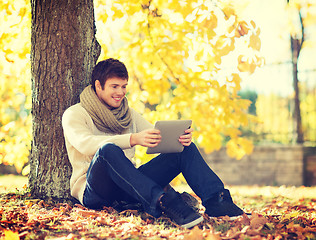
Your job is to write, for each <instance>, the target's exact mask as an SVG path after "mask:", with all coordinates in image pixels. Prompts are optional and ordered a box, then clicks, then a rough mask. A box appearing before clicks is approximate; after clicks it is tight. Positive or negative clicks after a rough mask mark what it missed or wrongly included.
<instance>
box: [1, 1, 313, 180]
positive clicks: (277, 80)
mask: <svg viewBox="0 0 316 240" xmlns="http://www.w3.org/2000/svg"><path fill="white" fill-rule="evenodd" d="M94 4H95V17H96V29H97V38H98V41H99V43H100V44H101V46H102V53H101V56H100V58H99V59H104V58H107V57H118V58H120V59H122V60H123V61H124V62H126V65H127V66H128V69H131V71H130V74H131V76H132V78H133V79H134V80H136V81H134V82H136V83H137V84H136V85H135V84H130V85H131V86H130V94H129V96H128V97H129V100H130V103H131V106H132V107H134V108H136V109H137V110H139V111H141V112H143V113H144V114H145V115H146V116H147V117H148V119H150V120H152V121H154V120H156V119H158V118H172V117H174V116H173V115H172V114H171V115H168V116H166V108H167V109H172V107H170V102H171V103H174V105H175V106H177V108H176V110H177V113H179V112H181V114H182V117H190V118H193V119H194V120H195V122H196V123H198V124H197V126H196V127H195V128H196V129H195V130H197V132H199V131H205V132H207V133H208V135H206V136H205V135H196V141H197V143H198V144H199V145H200V146H201V149H204V150H203V154H205V158H206V159H207V161H208V163H209V164H210V165H212V167H213V168H214V169H215V171H216V172H218V173H219V175H220V176H222V177H223V179H224V181H225V182H226V183H229V184H268V185H282V184H285V185H303V184H304V185H315V184H316V150H315V149H316V61H315V56H316V36H315V35H316V3H315V1H313V0H301V1H299V0H294V1H287V0H265V1H260V0H251V1H250V0H248V1H247V0H243V1H238V3H236V1H189V0H188V1H177V3H176V2H173V1H163V0H160V1H158V0H157V1H154V0H153V1H149V2H148V3H147V2H146V1H140V2H138V1H133V2H128V3H127V2H126V3H124V1H114V0H113V1H102V0H96V1H95V3H94ZM128 4H129V5H128ZM172 4H173V5H172ZM176 4H178V5H177V6H178V8H177V9H176V8H175V5H176ZM136 6H138V8H136ZM140 6H141V7H140ZM188 6H189V7H188ZM201 6H203V7H204V8H202V7H201ZM134 7H135V9H133V8H134ZM136 9H137V10H136ZM172 9H173V10H172ZM174 9H176V10H174ZM196 9H198V10H196ZM202 9H203V11H204V12H205V13H203V14H204V15H203V14H202V13H201V14H200V15H199V12H198V11H201V12H202ZM185 11H187V12H186V13H185ZM194 11H195V12H194ZM179 14H182V15H179ZM149 15H150V16H149ZM184 15H185V16H186V17H183V16H184ZM165 16H168V18H164V17H165ZM195 16H199V18H196V19H195ZM210 16H211V17H210ZM149 17H150V18H151V19H150V20H151V22H149V20H148V19H149ZM212 17H213V18H212ZM144 19H147V20H146V21H145V20H144ZM163 21H165V22H163ZM166 22H168V23H166ZM149 23H150V24H151V25H150V26H151V28H149V27H148V26H149ZM0 24H1V27H0V37H1V38H0V46H1V52H0V98H1V102H0V164H1V170H0V173H2V174H8V173H14V174H22V175H27V174H28V171H29V169H28V160H29V156H30V150H31V139H32V137H31V136H32V130H31V128H32V127H31V126H32V115H31V108H32V104H31V102H32V91H31V88H32V84H31V69H30V51H31V6H30V3H29V2H28V1H26V0H17V1H14V2H13V1H9V0H7V1H6V0H4V1H2V2H1V3H0ZM146 24H147V25H146ZM195 24H196V25H195ZM199 24H202V25H201V26H200V25H199ZM203 24H204V25H203ZM131 26H133V27H131ZM135 26H137V27H139V29H141V28H143V29H141V30H139V29H138V28H137V27H135ZM169 26H171V27H170V29H169V28H168V27H169ZM175 26H177V27H179V29H180V28H182V29H193V30H192V34H191V35H188V33H187V34H186V35H185V38H186V39H187V40H184V38H183V36H184V35H183V36H182V37H181V35H180V33H181V31H179V32H177V34H178V35H179V36H180V37H179V38H177V37H176V36H177V34H174V32H176V30H174V32H172V31H173V30H172V29H174V28H175ZM155 27H156V32H155ZM230 27H232V28H233V30H232V29H230ZM127 29H129V30H127ZM159 29H160V30H161V29H166V32H168V31H169V33H166V35H165V36H159V38H158V34H160V33H161V31H159ZM196 29H202V30H201V31H205V32H207V34H211V35H208V36H206V37H208V38H209V39H208V41H209V43H210V44H209V45H210V46H211V47H210V48H212V49H211V50H209V49H208V48H206V47H205V45H202V44H205V42H202V40H201V36H199V35H198V34H199V31H198V30H196ZM213 29H214V31H213V32H212V31H211V30H213ZM229 29H230V30H229ZM149 30H152V32H151V33H148V31H149ZM142 31H143V32H142ZM195 32H197V34H196V35H197V36H195ZM210 32H211V33H210ZM155 34H156V35H155ZM168 34H169V35H168ZM212 34H213V35H212ZM217 36H219V37H218V39H216V37H217ZM168 37H170V39H168ZM136 38H137V39H136ZM160 38H161V39H162V41H161V45H158V46H159V49H160V50H161V49H162V50H161V51H163V46H165V47H166V43H168V44H169V45H168V47H169V48H170V49H168V48H167V47H166V49H167V51H172V50H173V49H176V50H178V51H179V52H185V51H186V50H181V51H180V50H179V49H180V47H179V49H177V47H176V46H177V45H176V44H177V43H176V41H177V40H178V44H179V41H183V44H182V47H183V46H188V49H189V50H188V55H185V54H184V56H183V57H182V58H185V60H184V61H183V62H184V63H185V64H184V65H186V66H185V68H184V70H183V72H184V73H179V76H182V75H186V76H184V77H183V79H186V77H187V79H188V80H190V78H189V77H188V76H189V75H190V74H192V76H191V77H192V79H193V78H195V79H199V78H197V76H201V79H202V80H203V81H204V80H205V81H210V84H211V85H212V88H213V91H214V89H216V88H218V89H219V88H221V91H222V94H223V95H222V96H225V97H226V95H225V94H226V91H227V92H229V94H228V95H227V99H230V98H234V99H245V100H250V101H251V103H250V102H249V103H248V102H247V101H245V102H242V101H240V102H238V104H239V105H238V104H237V105H238V108H237V107H236V108H235V109H233V113H231V115H230V114H227V116H229V117H230V118H231V119H233V117H234V114H236V115H238V116H244V115H242V114H244V113H243V112H244V111H246V113H245V114H247V115H245V116H244V117H245V118H247V119H250V120H243V119H241V118H239V119H237V120H236V119H235V120H234V121H236V122H239V123H238V124H237V123H236V122H234V123H232V125H233V126H234V128H236V129H237V132H235V131H234V132H233V131H232V129H231V128H229V129H226V128H225V133H223V126H225V124H226V122H225V121H224V120H221V123H220V124H218V125H216V126H213V127H212V128H211V127H209V126H208V123H207V122H201V118H203V119H208V120H210V119H211V118H213V116H215V117H217V118H218V119H219V118H220V115H214V114H215V113H213V112H212V111H213V109H212V108H210V107H208V108H206V109H207V110H206V111H205V112H206V113H205V115H199V114H195V113H194V112H192V111H187V110H183V111H182V109H188V108H189V106H188V105H186V104H187V103H185V101H187V102H188V101H189V102H191V100H192V99H193V100H194V101H195V100H196V104H197V107H196V108H198V106H201V102H199V101H202V100H203V99H202V97H201V96H203V98H204V96H205V95H206V96H208V95H212V94H213V93H212V92H211V90H209V89H207V90H205V89H203V91H204V92H203V94H200V93H199V92H196V93H192V98H188V97H183V95H181V92H180V90H179V89H180V88H179V87H177V82H176V81H175V80H170V81H168V82H167V83H164V80H161V79H164V74H161V76H160V77H157V72H159V70H161V69H163V68H161V67H157V68H155V65H154V64H155V61H157V57H156V58H154V57H153V58H148V55H139V54H138V55H137V54H135V52H133V51H134V49H136V48H139V47H140V46H141V47H140V50H139V51H141V52H142V53H144V54H145V53H146V51H147V53H148V51H149V50H148V49H150V48H149V47H148V48H145V45H146V44H149V43H148V41H150V39H151V41H152V42H153V44H152V45H153V47H152V48H153V49H154V50H152V52H155V53H156V52H157V48H158V47H157V46H155V43H156V44H158V42H159V41H158V39H160ZM172 38H173V39H172ZM135 39H136V40H135ZM148 39H149V40H148ZM222 39H224V40H222ZM219 40H221V41H223V43H222V45H218V43H220V41H219ZM228 40H229V41H230V42H228ZM156 41H157V42H156ZM212 41H213V42H212ZM181 43H182V42H181ZM163 44H165V45H163ZM173 44H175V45H173ZM186 44H187V45H186ZM191 44H192V45H191ZM173 46H174V48H172V47H173ZM216 46H220V47H219V48H218V49H220V50H222V51H221V52H219V50H217V52H216V51H215V50H214V49H215V48H216ZM200 48H203V49H202V50H201V49H200ZM230 48H231V49H230ZM249 49H251V51H250V50H249ZM150 51H151V50H150ZM152 52H150V54H151V53H152ZM136 53H137V52H136ZM169 53H170V52H169ZM198 53H199V54H201V57H197V56H198ZM192 55H194V56H193V57H192ZM161 56H163V55H159V59H160V61H161V62H164V63H166V61H167V62H168V58H167V57H165V58H163V57H161ZM208 56H211V57H210V58H208ZM217 57H219V58H217ZM244 58H246V60H244ZM205 59H206V60H205ZM174 61H177V59H175V60H174ZM211 61H212V64H210V66H211V67H208V68H207V69H210V68H212V69H215V70H212V71H214V72H216V74H215V73H211V77H210V78H211V80H209V77H205V76H204V75H205V74H204V75H203V74H202V73H201V72H203V71H201V66H206V63H209V62H211ZM146 62H148V63H149V62H151V64H152V66H149V67H148V66H147V65H146ZM181 62H182V60H181ZM197 62H200V65H199V64H197ZM236 62H237V64H236ZM140 65H142V68H141V67H139V66H140ZM143 65H144V66H143ZM176 65H177V64H176V62H174V63H173V62H171V61H170V64H164V68H165V70H164V71H169V72H170V73H171V74H169V77H165V78H166V79H167V78H168V79H169V78H170V79H171V78H172V77H170V76H171V75H174V74H175V73H177V70H174V71H172V68H173V67H174V66H175V67H174V69H176ZM170 66H171V67H170ZM169 68H170V69H171V70H170V69H169ZM182 68H183V66H182ZM144 69H146V71H149V70H148V69H152V70H151V71H156V72H155V74H154V73H153V72H150V73H146V74H147V75H146V74H145V73H144V72H145V70H144ZM157 69H158V70H157ZM232 69H238V71H237V70H236V71H235V70H232ZM202 70H203V67H202ZM161 71H162V70H161ZM193 73H194V74H196V73H199V75H193ZM204 73H205V72H204ZM234 74H235V75H234ZM236 74H237V75H238V78H237V77H236V76H237V75H236ZM228 75H229V76H228ZM231 76H233V80H231V79H230V77H231ZM173 77H174V76H173ZM149 79H150V80H152V79H153V80H154V81H149ZM175 79H177V78H176V77H175ZM202 80H197V82H195V83H194V84H195V85H196V86H197V85H199V84H200V83H201V82H203V81H202ZM213 80H214V81H216V82H217V83H218V84H219V85H218V86H217V85H216V84H215V83H213V82H211V81H213ZM199 81H200V82H199ZM191 83H192V81H191ZM157 84H158V85H157ZM164 84H165V85H164ZM194 84H193V85H194ZM230 84H231V85H232V86H230ZM191 85H192V84H191ZM191 85H190V87H192V86H191ZM213 85H214V86H215V85H216V87H214V86H213ZM157 86H158V88H159V89H161V91H158V92H151V91H152V90H149V89H157ZM223 86H224V88H225V89H224V90H225V91H224V90H223V88H222V87H223ZM230 87H231V89H233V90H229V89H230ZM200 88H202V87H201V86H200ZM200 88H199V91H201V92H202V90H200ZM226 88H227V89H228V90H226ZM175 89H177V90H176V91H178V92H179V93H177V92H176V91H174V90H175ZM192 89H193V90H192V91H194V89H195V88H192ZM170 91H173V92H172V93H171V92H170ZM140 92H141V94H140ZM235 92H236V94H237V95H236V96H235V95H234V94H235ZM166 93H169V94H166ZM173 94H174V95H173ZM177 94H178V95H177ZM199 94H200V95H199ZM204 94H205V95H204ZM215 95H216V94H214V96H215ZM219 95H220V94H219ZM214 98H215V97H214ZM185 99H186V100H185ZM205 99H206V100H205ZM205 99H204V100H203V101H204V102H207V101H208V97H205ZM212 100H213V98H212ZM194 101H193V102H194ZM214 103H215V105H214V106H215V108H216V106H217V104H218V109H221V108H223V109H228V106H226V107H225V105H224V103H222V102H221V101H220V97H218V99H216V101H215V100H214ZM214 103H213V102H210V103H209V105H212V104H214ZM191 104H192V102H191ZM192 108H193V107H192ZM148 109H150V110H153V111H154V112H155V114H152V113H149V112H148V111H147V110H148ZM200 111H202V110H200ZM223 111H224V110H223ZM171 112H172V111H171ZM208 112H212V114H213V115H212V114H209V115H207V113H208ZM236 112H240V113H238V114H237V113H236ZM178 115H179V114H178ZM52 117H54V116H52ZM251 119H252V120H251ZM241 122H242V124H241ZM204 125H205V126H206V125H207V127H205V128H203V127H204ZM226 125H227V124H226ZM201 126H203V127H201ZM215 129H216V131H215ZM212 132H215V133H216V134H217V135H216V136H215V135H214V136H213V135H212V134H210V133H212ZM226 132H229V133H226ZM232 132H233V133H232ZM243 139H246V140H247V141H246V140H245V141H243ZM211 145H212V146H211ZM214 145H215V146H214ZM222 147H223V148H222ZM226 147H227V148H228V150H226V149H225V148H226ZM204 151H205V152H204ZM138 157H139V159H141V160H142V159H144V160H142V161H146V159H147V157H146V156H144V152H143V151H142V150H139V153H138ZM236 159H239V160H238V161H237V160H236ZM228 164H229V166H230V168H229V170H228V169H227V165H228ZM249 169H252V171H251V172H252V173H253V174H249ZM246 170H248V172H247V171H246Z"/></svg>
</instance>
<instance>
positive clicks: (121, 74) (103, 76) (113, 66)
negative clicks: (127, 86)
mask: <svg viewBox="0 0 316 240" xmlns="http://www.w3.org/2000/svg"><path fill="white" fill-rule="evenodd" d="M113 77H117V78H121V79H126V80H128V72H127V69H126V67H125V65H124V63H122V62H120V61H119V60H117V59H113V58H108V59H106V60H103V61H100V62H98V64H97V65H96V66H95V67H94V69H93V71H92V76H91V85H92V88H93V89H94V91H95V81H96V80H99V81H100V83H101V87H102V89H103V88H104V84H105V82H106V80H107V79H109V78H113Z"/></svg>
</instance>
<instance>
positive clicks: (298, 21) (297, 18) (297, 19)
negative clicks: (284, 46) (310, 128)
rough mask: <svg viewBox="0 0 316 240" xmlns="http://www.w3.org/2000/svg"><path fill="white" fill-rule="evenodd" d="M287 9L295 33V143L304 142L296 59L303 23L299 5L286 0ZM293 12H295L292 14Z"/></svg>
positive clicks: (293, 50)
mask: <svg viewBox="0 0 316 240" xmlns="http://www.w3.org/2000/svg"><path fill="white" fill-rule="evenodd" d="M287 3H288V5H290V6H289V7H290V8H292V20H293V22H292V25H293V26H295V31H292V32H291V35H290V41H291V53H292V72H293V87H294V92H295V95H294V119H295V121H296V128H295V130H296V135H297V136H296V142H297V143H303V142H304V134H303V127H302V115H301V101H300V89H299V79H298V59H299V56H300V53H301V50H302V46H303V43H304V40H305V36H304V34H305V33H304V31H305V27H304V22H303V17H302V12H301V7H302V6H301V5H300V2H298V1H290V0H287ZM293 10H294V11H295V10H296V11H297V12H293Z"/></svg>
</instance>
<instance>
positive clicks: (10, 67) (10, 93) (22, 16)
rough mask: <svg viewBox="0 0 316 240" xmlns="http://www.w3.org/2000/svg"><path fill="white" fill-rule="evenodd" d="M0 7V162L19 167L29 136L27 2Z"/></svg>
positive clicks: (28, 17) (23, 159) (20, 167)
mask: <svg viewBox="0 0 316 240" xmlns="http://www.w3.org/2000/svg"><path fill="white" fill-rule="evenodd" d="M0 10H1V11H0V22H1V28H0V47H1V49H2V52H1V53H0V98H1V103H0V163H5V164H10V165H15V166H16V168H17V170H18V171H21V169H22V167H23V166H24V165H25V164H26V163H27V162H28V155H29V150H30V140H31V116H30V109H31V96H30V95H31V88H30V85H31V84H30V79H31V78H30V64H29V59H28V58H29V52H30V41H29V39H30V30H31V28H30V26H31V24H30V19H31V17H30V5H29V1H26V0H18V1H14V2H12V1H2V2H1V3H0Z"/></svg>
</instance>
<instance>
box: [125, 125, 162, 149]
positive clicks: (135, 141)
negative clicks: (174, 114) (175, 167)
mask: <svg viewBox="0 0 316 240" xmlns="http://www.w3.org/2000/svg"><path fill="white" fill-rule="evenodd" d="M160 141H161V136H160V131H159V130H158V129H146V130H144V131H141V132H138V133H132V134H131V138H130V144H131V146H132V147H134V146H135V145H141V146H143V147H156V146H157V145H158V144H159V143H160Z"/></svg>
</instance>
